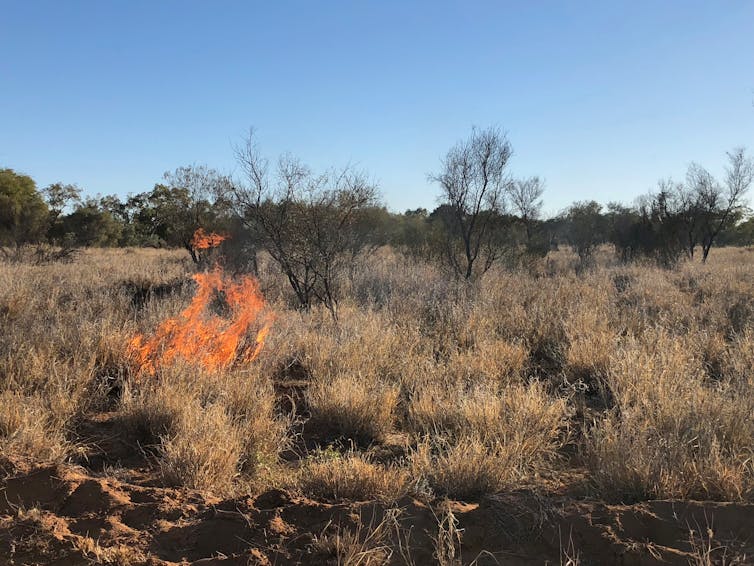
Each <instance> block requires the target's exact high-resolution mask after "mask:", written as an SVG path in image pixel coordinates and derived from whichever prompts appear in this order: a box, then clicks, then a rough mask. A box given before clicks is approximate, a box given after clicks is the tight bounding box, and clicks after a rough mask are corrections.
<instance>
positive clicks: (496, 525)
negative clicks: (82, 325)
mask: <svg viewBox="0 0 754 566" xmlns="http://www.w3.org/2000/svg"><path fill="white" fill-rule="evenodd" d="M0 489H2V495H1V496H0V564H9V565H10V564H91V563H92V562H94V563H123V564H155V565H156V564H176V563H183V564H185V563H190V564H220V563H222V564H260V565H263V564H335V563H338V562H339V561H341V562H342V561H343V559H344V558H345V557H347V556H349V554H348V553H349V552H351V553H353V552H359V553H362V555H368V556H371V557H372V558H373V559H374V560H375V561H376V562H377V563H380V562H382V561H385V562H386V563H392V564H405V563H406V559H407V557H410V560H411V561H413V563H415V564H431V563H435V562H436V558H435V555H436V553H437V548H438V547H437V545H438V542H437V541H438V540H440V541H445V543H444V544H446V546H448V548H447V549H446V550H447V551H448V552H452V553H455V556H456V557H457V558H460V559H461V560H462V563H469V562H471V561H473V560H475V559H476V560H477V563H478V564H544V563H548V562H549V563H551V564H552V563H554V564H558V563H561V560H563V559H564V557H566V556H570V557H571V558H573V557H576V556H578V557H579V558H580V559H581V561H582V563H584V564H590V563H593V564H688V563H689V560H690V559H691V558H692V556H693V555H694V552H695V547H694V544H693V543H692V541H691V539H692V538H695V539H696V540H697V546H698V547H699V546H700V544H701V543H704V542H705V541H706V542H711V546H712V547H713V548H715V549H717V550H716V551H715V552H717V553H718V554H720V555H722V553H723V552H725V553H726V555H727V556H728V558H729V559H730V558H731V557H736V556H737V557H739V559H740V560H741V562H739V563H746V559H745V558H744V557H746V556H748V557H751V556H754V542H752V541H751V540H750V538H751V537H750V533H751V527H750V525H752V524H754V505H748V504H735V503H700V502H680V501H677V502H676V501H652V502H647V503H642V504H637V505H631V506H621V505H605V504H602V503H599V502H592V501H575V500H573V499H570V498H568V497H565V496H559V497H543V496H540V495H537V494H535V493H532V492H527V491H521V492H512V493H505V494H499V495H496V496H493V497H488V498H485V499H484V500H482V501H481V502H480V503H478V504H465V503H445V504H438V505H435V506H430V505H427V504H424V503H422V502H420V501H417V500H414V499H411V498H406V499H404V500H402V501H400V502H399V504H398V505H397V506H396V509H391V508H387V507H385V506H384V505H382V504H380V503H376V502H361V503H339V504H329V503H323V502H318V501H313V500H310V499H306V498H303V497H299V496H296V495H295V494H292V493H289V492H286V491H283V490H270V491H267V492H265V493H262V494H260V495H258V496H257V497H255V498H247V497H244V498H236V499H228V500H224V501H220V500H217V499H215V498H212V497H210V496H206V495H203V494H201V493H198V492H191V491H187V490H175V489H169V488H161V487H149V486H145V485H137V484H133V483H126V482H123V481H120V480H117V479H114V478H99V477H92V476H91V475H88V474H87V473H86V472H84V471H83V470H81V469H79V468H70V469H68V468H64V467H47V468H40V469H37V470H33V471H31V472H30V473H26V474H23V475H20V476H17V477H13V478H10V479H7V480H5V481H3V482H2V484H0ZM440 523H442V524H443V528H444V530H443V531H442V532H441V531H440V530H439V529H440V528H439V524H440ZM375 533H377V534H375ZM454 533H455V534H454ZM692 533H693V537H692V536H691V534H692ZM710 537H712V539H713V540H710Z"/></svg>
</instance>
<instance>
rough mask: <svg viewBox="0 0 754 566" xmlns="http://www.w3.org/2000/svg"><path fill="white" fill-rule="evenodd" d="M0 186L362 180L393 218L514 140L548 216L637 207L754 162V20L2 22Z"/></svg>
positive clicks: (571, 13)
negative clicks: (734, 159)
mask: <svg viewBox="0 0 754 566" xmlns="http://www.w3.org/2000/svg"><path fill="white" fill-rule="evenodd" d="M0 4H1V8H2V12H1V13H2V14H3V17H2V21H1V22H0V30H1V31H0V167H12V168H14V169H17V170H19V171H22V172H25V173H27V174H29V175H31V176H32V177H34V178H35V179H36V181H37V183H38V184H39V185H40V186H45V185H47V184H49V183H51V182H54V181H58V180H60V181H63V182H69V183H77V184H79V185H80V186H81V187H82V188H84V189H85V191H87V192H88V193H91V194H94V193H116V194H119V195H126V194H127V193H129V192H141V191H144V190H148V189H150V188H151V187H152V186H153V184H154V183H155V182H158V181H159V180H160V178H161V176H162V173H163V172H164V171H166V170H168V169H174V168H176V167H178V166H181V165H185V164H191V163H206V164H208V165H210V166H212V167H215V168H218V169H220V170H222V171H225V172H229V173H231V172H233V171H234V170H235V164H234V160H233V152H232V145H233V143H235V142H237V141H239V140H240V138H241V136H243V135H244V133H245V132H246V131H247V130H248V128H249V127H250V126H254V127H255V128H256V129H257V132H258V135H259V141H260V143H261V146H262V148H263V150H264V151H265V152H266V153H268V154H269V155H270V156H274V155H276V154H278V153H280V152H283V151H290V152H292V153H294V154H296V155H299V156H300V157H301V158H302V159H304V161H306V162H308V163H309V164H310V165H312V166H313V167H315V168H319V167H326V166H329V165H345V164H349V163H350V164H353V165H356V166H358V167H361V168H363V169H365V170H367V171H368V172H369V173H370V174H371V176H372V177H373V178H374V179H375V180H376V181H378V183H379V185H380V187H381V190H382V193H383V195H384V200H385V202H386V204H387V205H388V206H389V207H390V208H391V209H394V210H401V211H402V210H404V209H406V208H409V207H412V208H413V207H417V206H425V207H430V208H431V207H434V206H435V205H436V203H437V194H438V191H437V188H436V187H435V186H433V185H432V184H430V183H429V182H428V181H427V174H428V173H430V172H433V171H435V170H437V168H438V166H439V159H440V157H441V155H442V154H443V153H444V152H446V151H447V149H448V148H449V147H450V146H452V145H453V144H454V143H455V142H456V141H457V140H459V139H461V138H463V137H465V136H467V135H468V133H469V131H470V128H471V126H472V125H477V126H481V127H485V126H488V125H497V126H499V127H501V128H502V129H504V130H506V131H507V132H508V136H509V138H510V140H511V142H512V144H513V147H514V151H515V155H514V158H513V160H512V162H511V170H512V172H513V173H514V174H515V175H517V176H529V175H540V176H541V177H544V178H545V179H546V183H547V190H546V193H545V203H546V210H547V211H548V212H556V211H558V210H560V209H562V208H564V207H565V206H567V205H568V204H569V203H570V202H571V201H573V200H583V199H592V198H593V199H597V200H599V201H601V202H607V201H610V200H622V201H632V200H633V198H634V197H635V196H637V195H638V194H641V193H644V192H646V191H647V190H649V189H650V188H652V187H653V186H654V184H655V182H656V181H657V179H658V178H660V177H666V176H669V175H672V176H675V177H677V178H681V177H682V176H683V174H684V172H685V169H686V167H687V165H688V163H689V162H691V161H698V162H701V163H702V164H704V165H705V166H707V167H708V168H709V169H710V170H711V171H712V172H713V173H716V174H719V175H721V174H722V168H723V164H724V159H725V151H726V150H729V149H731V148H733V147H734V146H738V145H744V146H748V147H749V148H750V150H751V151H752V152H754V33H752V30H754V2H753V1H744V0H739V1H733V0H730V1H729V0H714V1H712V0H710V1H704V2H701V1H695V0H691V1H688V0H686V1H680V0H678V1H658V0H653V1H633V2H628V1H626V2H612V1H589V2H587V1H565V0H563V1H551V2H544V1H542V2H538V1H531V2H523V1H521V2H515V3H514V2H492V1H490V2H483V1H478V2H477V1H467V2H460V1H458V2H442V1H436V2H398V1H377V0H374V1H371V2H367V1H356V0H354V1H352V2H328V1H319V2H314V1H306V2H305V1H298V2H293V1H275V2H272V1H269V2H265V3H257V2H231V1H224V0H219V1H216V2H210V1H204V2H190V1H180V2H178V1H164V2H163V1H161V2H158V1H144V2H139V1H117V2H116V1H108V0H100V1H96V2H95V1H92V2H74V1H65V2H61V1H56V2H42V1H34V0H26V1H17V2H8V1H4V0H3V1H2V2H0Z"/></svg>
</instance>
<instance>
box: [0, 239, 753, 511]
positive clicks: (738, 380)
mask: <svg viewBox="0 0 754 566" xmlns="http://www.w3.org/2000/svg"><path fill="white" fill-rule="evenodd" d="M261 260H262V261H261V276H260V282H261V284H262V288H263V290H264V292H265V294H266V296H267V298H268V300H269V301H270V302H271V303H272V307H273V308H274V310H275V311H276V315H277V318H276V321H275V324H274V326H273V329H272V332H271V334H270V336H269V339H268V342H267V344H266V346H265V348H264V350H263V351H262V354H261V355H260V357H259V358H258V359H257V360H256V361H255V362H254V363H253V364H251V365H249V366H246V367H231V368H229V369H227V370H222V371H218V372H214V373H208V372H203V371H200V370H198V369H196V368H194V367H191V364H190V362H189V363H187V364H185V365H184V366H183V367H173V368H163V369H162V370H161V371H160V372H158V375H156V376H154V377H153V378H149V379H144V378H143V377H142V378H141V379H137V378H136V375H135V374H134V372H133V369H134V368H133V367H132V365H131V361H130V360H129V359H128V357H127V354H126V345H127V343H128V341H129V339H130V338H132V337H133V336H134V335H135V334H136V333H138V332H147V333H148V332H150V331H151V330H153V329H154V328H155V327H156V326H157V325H158V324H159V323H160V322H161V321H163V320H165V319H166V318H168V317H169V316H174V315H175V314H176V313H178V312H180V311H181V309H182V308H184V307H185V306H186V304H187V303H188V301H189V300H190V297H191V294H192V284H191V282H190V275H191V273H192V269H194V268H193V266H192V265H191V264H190V262H189V261H188V260H187V259H186V258H185V257H184V254H183V252H179V251H175V252H168V251H159V250H93V251H87V252H85V253H82V254H81V255H80V256H79V257H78V258H77V259H76V260H75V262H74V263H71V264H49V265H45V266H33V265H27V264H24V263H13V264H0V458H3V459H7V460H17V459H22V460H27V461H31V462H36V463H42V462H53V461H54V462H60V461H64V460H66V459H75V458H76V455H77V454H78V453H79V451H80V450H81V445H82V444H83V443H85V442H86V439H85V438H81V436H80V435H79V428H80V426H81V424H82V423H84V422H86V421H87V419H91V418H92V417H93V416H95V415H98V414H100V413H103V412H107V413H108V414H109V415H110V417H111V418H113V419H115V421H116V422H117V423H118V427H117V432H118V434H120V435H121V437H122V439H123V440H124V441H125V442H126V443H128V444H130V445H132V446H133V447H134V450H138V448H139V447H141V448H143V449H145V451H146V452H147V453H148V454H150V455H151V456H150V459H149V462H152V463H153V464H154V465H155V470H156V472H159V473H160V474H161V477H162V478H163V479H164V480H165V481H166V482H167V483H171V484H179V485H185V486H191V487H195V488H199V489H204V490H209V491H217V492H222V493H225V492H231V491H233V490H239V489H240V490H245V489H248V488H249V486H250V485H252V484H253V483H254V482H255V481H261V477H262V476H265V475H269V474H268V472H269V471H270V470H273V469H274V470H275V473H274V474H272V475H273V476H274V478H276V479H274V478H273V480H272V481H278V482H279V483H280V485H294V486H295V485H298V486H299V488H300V489H302V490H303V491H305V492H306V493H307V494H309V495H310V496H312V497H319V498H323V499H340V498H344V499H351V498H354V499H363V498H370V497H379V498H388V499H391V498H395V497H397V496H398V495H397V494H398V493H405V492H406V491H407V490H409V491H410V490H418V491H423V490H425V488H426V490H428V491H431V492H433V493H434V494H435V495H438V496H449V497H458V498H479V497H483V496H484V495H485V494H488V493H492V492H495V491H499V490H503V489H510V488H515V487H517V486H522V485H527V486H531V485H541V486H542V488H543V489H545V488H549V486H551V485H552V482H553V481H555V480H553V478H558V477H559V473H560V472H563V476H567V475H569V474H570V473H571V472H572V471H579V470H586V471H587V474H586V476H587V478H588V479H587V482H588V487H590V488H591V490H592V493H593V494H594V495H596V496H599V497H602V498H605V499H610V500H615V501H636V500H642V499H646V498H657V497H661V498H662V497H681V498H713V499H722V500H746V501H752V500H754V467H753V466H752V461H754V424H752V423H754V401H752V400H753V399H754V371H753V370H752V368H754V254H753V253H751V252H749V251H745V250H737V249H722V250H713V253H712V256H711V258H710V261H709V263H708V264H706V265H702V264H699V263H686V264H681V265H680V266H679V267H678V268H677V269H675V270H672V271H666V270H661V269H658V268H655V267H651V266H638V265H634V266H621V265H618V264H617V263H616V262H615V261H614V260H613V259H612V257H611V256H610V255H609V254H608V253H606V252H600V254H598V262H597V265H596V266H595V267H594V268H592V269H591V270H588V271H585V272H584V273H581V274H576V272H575V270H574V266H575V265H576V263H575V262H574V260H573V256H572V255H569V254H568V253H566V252H557V253H555V254H551V256H549V257H548V258H546V259H544V260H543V261H542V262H541V263H540V264H539V265H531V266H529V267H528V268H527V269H526V270H521V271H505V270H501V269H497V270H493V271H491V272H490V273H488V274H487V276H486V277H485V278H484V279H482V280H481V281H479V282H476V283H474V284H471V285H466V284H465V283H462V282H457V281H453V280H449V279H447V278H446V276H445V275H443V273H442V272H441V271H439V270H438V269H436V268H435V267H433V266H431V265H428V264H422V263H416V262H414V261H412V260H409V259H407V258H405V257H403V256H401V255H400V254H398V253H397V252H395V251H393V250H390V249H381V250H378V251H377V252H376V253H374V254H372V255H368V256H362V257H359V258H357V264H355V266H354V269H353V270H351V271H350V272H349V273H348V276H347V277H345V278H344V279H343V280H342V281H340V282H339V285H340V286H341V288H342V289H343V291H344V298H343V300H342V301H341V304H340V305H339V322H338V324H337V325H336V324H335V323H333V321H332V320H331V319H330V317H329V316H328V314H327V313H326V312H324V311H323V310H322V309H319V308H314V309H312V311H310V312H301V311H297V310H294V309H292V308H290V307H289V306H288V305H290V304H292V301H291V300H290V293H289V291H288V289H287V287H286V285H287V283H286V281H285V278H284V277H283V276H282V275H281V274H280V273H279V272H278V271H277V270H275V269H274V267H273V266H271V265H270V264H269V262H267V261H265V259H264V258H261ZM155 289H159V292H157V291H155ZM292 368H294V369H292ZM289 382H290V383H289ZM291 383H292V384H293V385H291ZM291 387H293V388H294V389H291ZM276 388H277V389H276ZM296 391H298V392H299V393H300V394H299V393H296ZM286 395H292V396H291V397H290V399H289V398H288V397H286ZM296 395H298V396H296ZM291 406H293V407H294V409H295V410H296V414H295V415H291V414H288V412H287V411H288V410H289V408H290V407H291ZM299 425H303V426H299ZM301 435H303V437H302V436H301ZM396 439H397V440H396ZM337 441H340V442H339V443H338V442H337ZM317 442H318V443H320V444H322V445H326V444H330V443H333V442H335V444H333V446H340V447H341V448H339V449H341V450H342V449H343V448H342V447H345V448H348V447H349V445H352V446H358V447H359V448H360V449H362V450H363V451H364V452H363V454H355V453H351V452H347V453H344V454H341V455H340V456H338V457H337V458H331V459H321V458H319V459H318V458H315V459H310V460H304V463H303V464H302V465H303V468H302V470H301V471H298V470H297V469H296V466H294V465H289V464H286V463H285V462H283V461H282V460H281V456H282V455H285V456H286V458H291V457H292V456H291V454H295V453H298V454H299V457H300V456H301V454H304V453H305V452H306V450H299V448H300V446H302V445H306V446H307V447H308V448H311V444H312V443H317ZM297 446H298V447H299V448H296V447H297ZM297 451H298V452H297ZM377 457H379V458H380V459H379V460H378V458H377ZM381 458H386V460H384V461H383V460H382V459H381ZM383 477H384V478H388V481H387V482H386V481H385V480H384V479H381V478H383ZM545 477H546V479H545ZM265 481H267V480H265ZM396 486H398V487H400V489H393V488H395V487H396ZM409 488H410V489H409Z"/></svg>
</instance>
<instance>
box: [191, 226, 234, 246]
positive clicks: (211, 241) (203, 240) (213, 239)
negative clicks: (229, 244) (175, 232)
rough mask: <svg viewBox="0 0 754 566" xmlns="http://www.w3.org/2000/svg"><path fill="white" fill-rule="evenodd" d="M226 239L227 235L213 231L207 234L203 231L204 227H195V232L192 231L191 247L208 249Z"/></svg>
mask: <svg viewBox="0 0 754 566" xmlns="http://www.w3.org/2000/svg"><path fill="white" fill-rule="evenodd" d="M227 239H228V236H223V235H221V234H215V233H214V232H210V233H209V234H207V233H206V232H205V231H204V228H197V229H196V232H194V236H193V237H192V238H191V247H193V248H194V249H195V250H208V249H210V248H216V247H217V246H219V245H220V244H222V243H223V242H224V241H225V240H227Z"/></svg>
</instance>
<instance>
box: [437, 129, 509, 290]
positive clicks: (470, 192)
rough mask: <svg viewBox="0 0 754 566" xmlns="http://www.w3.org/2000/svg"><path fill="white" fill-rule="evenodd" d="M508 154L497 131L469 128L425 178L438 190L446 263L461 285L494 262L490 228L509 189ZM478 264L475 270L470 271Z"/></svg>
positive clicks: (495, 248) (497, 251) (496, 253)
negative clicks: (467, 134)
mask: <svg viewBox="0 0 754 566" xmlns="http://www.w3.org/2000/svg"><path fill="white" fill-rule="evenodd" d="M512 153H513V149H512V147H511V144H510V143H509V142H508V139H507V138H506V136H505V134H503V133H501V132H500V130H498V129H497V128H488V129H486V130H477V129H476V128H474V129H472V132H471V136H470V137H469V139H467V140H464V141H462V142H459V143H458V144H456V145H455V146H454V147H453V148H451V149H450V151H448V153H447V155H446V156H445V157H444V158H443V160H442V171H441V172H440V173H438V174H435V175H430V176H429V179H430V180H431V181H434V182H437V183H438V184H439V185H440V187H441V189H442V200H443V203H444V204H445V205H447V206H448V207H449V208H448V209H447V210H446V213H442V214H439V215H438V216H439V218H440V219H441V221H442V223H443V225H444V228H445V235H446V252H447V259H448V261H449V263H450V265H451V267H452V268H453V270H454V271H455V272H456V274H458V275H459V276H463V277H464V278H466V279H470V278H471V277H472V276H473V275H474V274H475V273H484V272H486V271H487V270H488V269H489V268H490V267H491V266H492V264H493V263H494V261H495V259H497V257H499V254H500V248H499V247H498V246H497V242H496V241H495V238H496V234H495V233H494V228H495V223H496V220H497V217H498V216H499V214H500V212H502V210H503V209H504V199H505V193H506V191H507V190H508V189H509V188H510V185H511V180H510V178H509V175H508V173H507V166H508V161H509V159H510V157H511V155H512ZM478 259H481V265H482V266H481V268H475V265H477V260H478Z"/></svg>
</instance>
